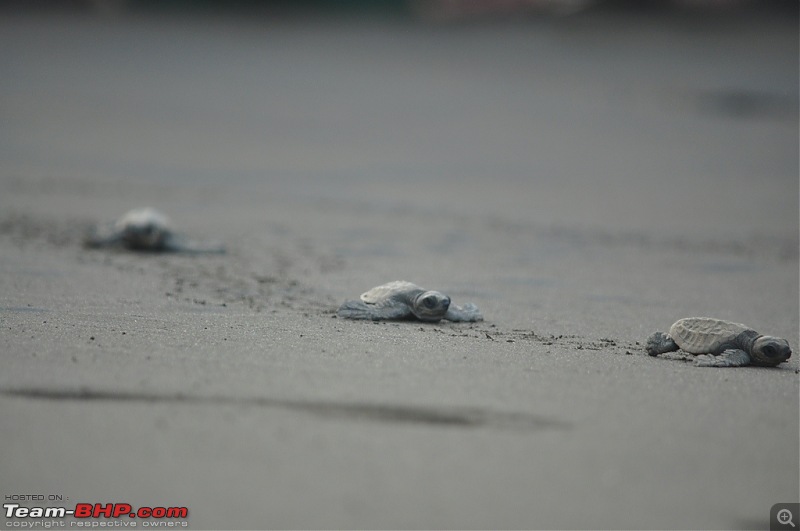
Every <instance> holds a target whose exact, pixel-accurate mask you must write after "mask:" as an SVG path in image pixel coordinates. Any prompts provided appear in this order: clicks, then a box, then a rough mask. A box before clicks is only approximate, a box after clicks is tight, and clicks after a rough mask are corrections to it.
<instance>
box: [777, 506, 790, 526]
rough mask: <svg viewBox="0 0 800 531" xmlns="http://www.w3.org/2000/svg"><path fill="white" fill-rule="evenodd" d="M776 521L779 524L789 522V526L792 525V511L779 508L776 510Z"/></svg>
mask: <svg viewBox="0 0 800 531" xmlns="http://www.w3.org/2000/svg"><path fill="white" fill-rule="evenodd" d="M778 522H779V523H780V524H781V525H786V524H789V525H790V526H792V527H794V522H792V511H790V510H789V509H781V510H780V511H778Z"/></svg>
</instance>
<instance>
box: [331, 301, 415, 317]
mask: <svg viewBox="0 0 800 531" xmlns="http://www.w3.org/2000/svg"><path fill="white" fill-rule="evenodd" d="M336 313H337V315H338V316H339V317H343V318H345V319H367V320H372V321H381V320H384V319H407V318H409V317H411V316H412V315H413V314H412V313H411V309H410V308H409V307H408V305H407V304H403V303H399V302H395V301H393V300H391V299H389V300H387V301H385V302H383V303H382V304H367V303H365V302H363V301H345V303H344V304H342V305H341V306H340V307H339V310H338V311H337V312H336Z"/></svg>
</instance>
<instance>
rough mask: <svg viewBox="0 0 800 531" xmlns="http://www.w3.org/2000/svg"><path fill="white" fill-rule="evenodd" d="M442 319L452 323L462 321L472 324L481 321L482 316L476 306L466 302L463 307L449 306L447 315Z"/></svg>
mask: <svg viewBox="0 0 800 531" xmlns="http://www.w3.org/2000/svg"><path fill="white" fill-rule="evenodd" d="M444 318H445V319H447V320H448V321H453V322H459V321H462V322H467V323H474V322H476V321H483V314H482V313H481V311H480V310H479V309H478V307H477V306H475V305H474V304H472V303H471V302H468V303H466V304H465V305H464V306H456V305H454V304H451V305H450V307H449V308H447V313H445V314H444Z"/></svg>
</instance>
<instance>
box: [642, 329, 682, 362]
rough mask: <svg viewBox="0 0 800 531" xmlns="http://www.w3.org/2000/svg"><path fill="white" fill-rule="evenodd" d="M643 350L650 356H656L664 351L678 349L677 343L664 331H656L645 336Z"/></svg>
mask: <svg viewBox="0 0 800 531" xmlns="http://www.w3.org/2000/svg"><path fill="white" fill-rule="evenodd" d="M644 348H645V350H646V351H647V353H648V354H650V355H651V356H658V355H659V354H664V353H665V352H674V351H676V350H678V348H679V347H678V344H677V343H675V341H674V340H673V339H672V338H671V337H669V335H667V334H665V333H664V332H656V333H655V334H653V335H651V336H650V337H648V338H647V344H646V345H645V347H644Z"/></svg>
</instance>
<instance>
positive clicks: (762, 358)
mask: <svg viewBox="0 0 800 531" xmlns="http://www.w3.org/2000/svg"><path fill="white" fill-rule="evenodd" d="M791 356H792V349H791V348H789V342H788V341H786V340H785V339H781V338H779V337H771V336H761V337H759V338H758V339H756V340H755V342H754V343H753V352H752V356H751V358H752V360H753V365H762V366H767V367H774V366H775V365H778V364H779V363H783V362H784V361H786V360H788V359H789V358H790V357H791Z"/></svg>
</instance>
